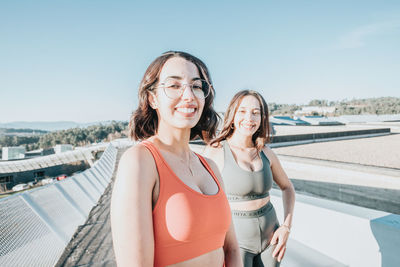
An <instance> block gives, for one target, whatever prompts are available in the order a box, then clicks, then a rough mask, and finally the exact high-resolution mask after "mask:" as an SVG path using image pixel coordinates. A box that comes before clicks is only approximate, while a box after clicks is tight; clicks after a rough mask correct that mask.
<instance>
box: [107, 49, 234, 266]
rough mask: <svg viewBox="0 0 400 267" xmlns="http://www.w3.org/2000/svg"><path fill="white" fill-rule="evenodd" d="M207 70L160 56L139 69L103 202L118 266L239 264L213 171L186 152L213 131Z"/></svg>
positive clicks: (176, 56) (180, 57)
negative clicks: (127, 140) (121, 148)
mask: <svg viewBox="0 0 400 267" xmlns="http://www.w3.org/2000/svg"><path fill="white" fill-rule="evenodd" d="M213 98H214V89H213V87H212V85H211V78H210V75H209V73H208V70H207V67H206V66H205V65H204V63H203V62H202V61H200V60H199V59H198V58H196V57H194V56H192V55H190V54H187V53H184V52H167V53H164V54H162V55H161V56H160V57H158V58H157V59H155V60H154V61H153V62H152V63H151V64H150V66H149V67H148V68H147V70H146V72H145V74H144V76H143V79H142V81H141V83H140V86H139V107H138V108H137V110H136V111H135V112H134V113H133V115H132V117H131V121H130V135H131V137H133V138H134V139H135V140H140V141H141V142H140V143H139V144H137V145H136V146H134V147H131V148H129V149H128V150H127V151H126V152H125V153H124V154H123V155H122V157H121V160H120V162H119V166H118V173H117V178H116V181H115V184H114V189H113V193H112V201H111V225H112V234H113V243H114V252H115V257H116V261H117V264H118V266H191V267H192V266H194V267H196V266H199V267H200V266H223V265H224V264H225V265H226V266H241V265H242V263H241V260H240V254H239V248H238V245H237V241H236V237H235V234H234V229H233V225H232V224H231V213H230V209H229V203H228V201H227V199H226V196H225V194H224V191H223V184H222V181H221V178H220V174H219V172H218V168H217V167H216V165H215V163H213V162H212V161H207V160H205V159H204V158H203V157H201V156H200V155H198V154H196V153H194V152H193V151H191V150H190V148H189V140H191V139H193V138H196V137H200V138H204V139H210V138H212V137H213V136H214V134H215V130H216V127H217V114H216V112H215V111H214V109H213V106H212V103H213Z"/></svg>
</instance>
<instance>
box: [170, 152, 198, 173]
mask: <svg viewBox="0 0 400 267" xmlns="http://www.w3.org/2000/svg"><path fill="white" fill-rule="evenodd" d="M166 151H167V152H168V153H169V154H172V155H173V156H174V157H175V158H177V159H178V160H179V161H180V162H181V163H182V164H183V166H187V168H188V169H189V172H190V175H192V176H194V172H193V170H192V168H191V167H190V158H191V156H190V155H191V154H192V151H189V157H188V158H189V159H188V160H184V159H183V158H182V157H180V156H178V155H176V154H175V153H173V152H171V151H169V150H166Z"/></svg>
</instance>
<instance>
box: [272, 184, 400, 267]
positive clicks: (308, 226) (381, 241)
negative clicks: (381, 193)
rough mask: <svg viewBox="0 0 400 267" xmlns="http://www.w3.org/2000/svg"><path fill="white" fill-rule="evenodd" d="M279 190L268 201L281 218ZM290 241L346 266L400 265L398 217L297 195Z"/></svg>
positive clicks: (384, 266)
mask: <svg viewBox="0 0 400 267" xmlns="http://www.w3.org/2000/svg"><path fill="white" fill-rule="evenodd" d="M281 195H282V194H281V191H280V190H276V189H272V191H271V201H272V203H273V204H274V206H275V207H276V210H277V214H278V217H279V218H283V207H282V200H281ZM291 238H292V239H293V240H295V241H296V242H299V243H301V244H303V245H305V246H307V247H309V248H312V249H314V250H316V251H318V252H320V253H321V254H323V255H326V256H328V257H330V258H332V259H335V260H336V261H338V262H339V263H341V264H343V265H347V266H383V267H392V266H400V257H399V255H398V248H399V247H400V215H394V214H390V213H387V212H382V211H377V210H372V209H367V208H362V207H358V206H354V205H349V204H345V203H340V202H335V201H331V200H326V199H320V198H315V197H311V196H305V195H301V194H296V207H295V214H294V219H293V228H292V233H291Z"/></svg>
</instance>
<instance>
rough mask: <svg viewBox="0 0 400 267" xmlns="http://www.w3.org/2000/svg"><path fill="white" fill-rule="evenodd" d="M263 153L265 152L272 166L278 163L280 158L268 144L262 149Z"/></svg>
mask: <svg viewBox="0 0 400 267" xmlns="http://www.w3.org/2000/svg"><path fill="white" fill-rule="evenodd" d="M262 151H263V152H264V154H265V155H266V156H267V158H268V159H269V161H270V163H271V165H272V164H273V163H274V162H276V161H278V157H277V156H276V154H275V152H274V151H272V149H271V148H270V147H269V146H268V144H265V146H264V147H263V148H262Z"/></svg>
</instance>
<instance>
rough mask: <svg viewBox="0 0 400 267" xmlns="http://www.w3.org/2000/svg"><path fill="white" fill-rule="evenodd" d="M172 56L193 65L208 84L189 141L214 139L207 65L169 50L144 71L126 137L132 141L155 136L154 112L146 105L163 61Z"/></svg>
mask: <svg viewBox="0 0 400 267" xmlns="http://www.w3.org/2000/svg"><path fill="white" fill-rule="evenodd" d="M173 57H181V58H184V59H186V60H187V61H190V62H192V63H193V64H194V65H195V66H196V67H197V69H198V71H199V74H200V78H201V79H204V80H206V81H207V82H208V84H209V85H210V94H209V95H208V96H207V97H206V99H205V103H204V109H203V113H202V114H201V117H200V120H199V122H198V123H197V124H196V125H195V126H194V127H193V128H192V129H191V131H190V139H191V140H192V139H194V138H196V137H200V138H202V139H203V140H205V141H207V140H211V139H212V138H214V137H215V131H216V129H217V125H218V119H219V116H218V114H217V113H216V112H215V110H214V108H213V100H214V97H215V90H214V87H213V86H212V81H211V77H210V74H209V72H208V69H207V67H206V65H205V64H204V63H203V62H202V61H201V60H200V59H198V58H197V57H195V56H192V55H190V54H188V53H185V52H181V51H168V52H165V53H163V54H162V55H161V56H159V57H158V58H156V59H155V60H154V61H153V62H152V63H151V64H150V65H149V67H148V68H147V70H146V72H145V73H144V75H143V78H142V81H141V82H140V85H139V92H138V94H139V106H138V108H137V109H136V110H135V111H134V112H133V113H132V116H131V118H130V121H129V136H130V137H131V138H132V139H134V140H143V139H147V138H149V137H151V136H153V135H155V134H156V133H157V129H158V117H157V112H156V111H155V110H154V109H153V108H151V106H150V104H149V93H150V92H152V91H154V90H155V85H157V83H158V82H159V77H160V72H161V69H162V68H163V66H164V64H165V62H167V60H168V59H170V58H173Z"/></svg>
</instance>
